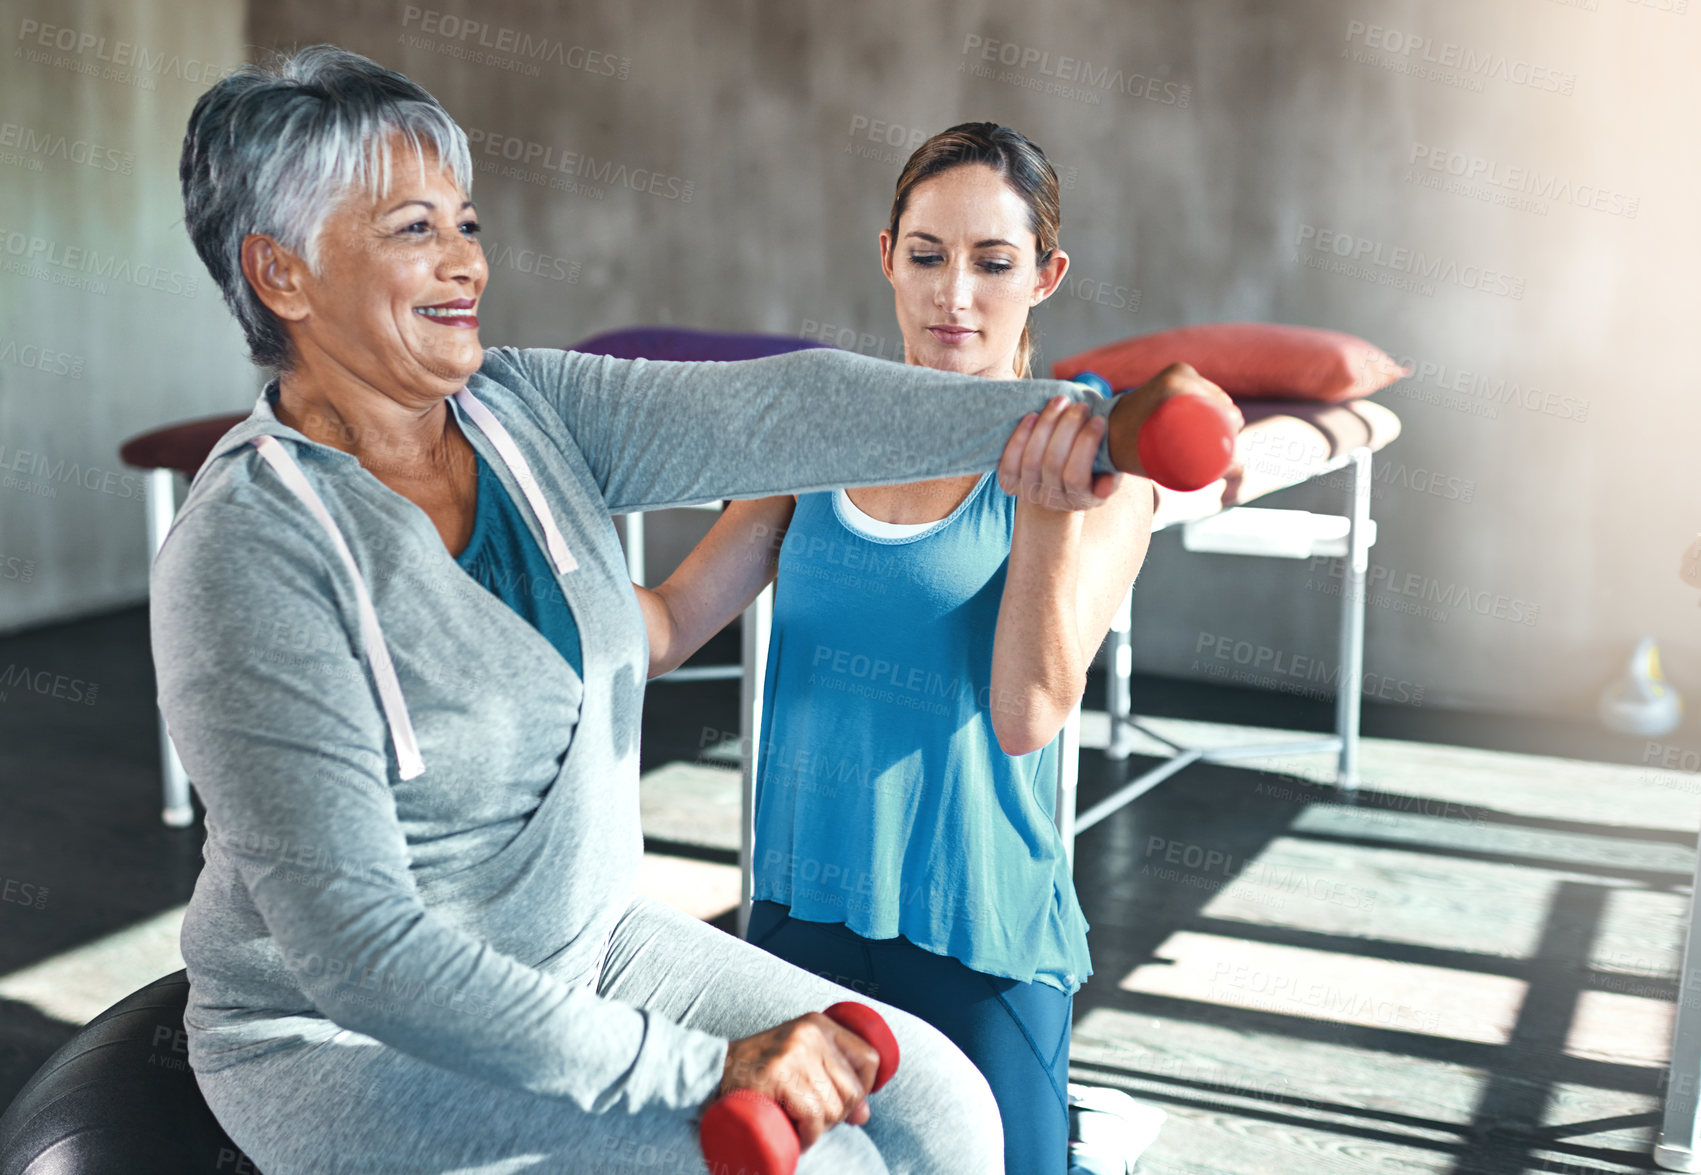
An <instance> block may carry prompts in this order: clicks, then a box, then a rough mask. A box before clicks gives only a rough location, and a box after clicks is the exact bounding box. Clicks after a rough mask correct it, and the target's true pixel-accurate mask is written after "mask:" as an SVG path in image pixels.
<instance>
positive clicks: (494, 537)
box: [455, 453, 585, 677]
mask: <svg viewBox="0 0 1701 1175" xmlns="http://www.w3.org/2000/svg"><path fill="white" fill-rule="evenodd" d="M474 456H475V457H477V460H478V505H477V507H476V508H475V510H474V513H473V532H472V538H470V539H468V540H467V549H466V550H464V551H462V552H461V553H460V554H459V555H457V556H455V562H456V563H459V564H460V565H461V569H462V570H463V571H465V572H466V573H467V574H468V575H470V576H472V577H473V579H475V580H477V581H478V583H479V584H480V586H482V587H483V588H485V590H487V591H489V592H490V594H491V595H493V596H495V597H496V598H497V599H499V600H501V601H502V602H503V603H504V604H507V605H508V606H509V607H510V608H512V609H513V610H514V611H516V612H518V613H519V614H520V615H521V616H522V617H524V618H525V619H526V620H528V621H530V622H531V625H532V627H533V628H535V629H537V630H538V632H540V633H541V634H543V637H544V639H545V640H547V641H548V642H549V643H550V644H552V645H554V646H555V648H556V651H557V652H559V653H560V654H561V655H562V657H564V658H566V660H567V664H569V665H571V666H572V667H573V672H574V673H577V674H578V675H579V676H580V677H583V676H584V675H585V662H584V655H583V653H582V652H581V651H580V649H579V625H578V622H577V621H575V620H574V619H573V610H572V608H570V607H569V606H568V604H567V597H566V596H565V595H564V594H562V591H561V585H560V584H559V583H557V582H556V580H555V569H554V568H553V567H551V566H550V564H549V560H548V559H547V558H545V557H544V553H543V548H542V547H540V546H538V543H537V540H536V539H535V538H533V537H532V532H531V530H530V529H528V528H527V526H526V520H525V518H524V517H523V516H522V515H521V514H520V507H519V505H518V504H517V503H516V502H515V501H514V499H513V498H512V497H510V496H509V494H508V488H507V487H506V486H504V485H503V484H502V482H501V479H499V478H498V477H497V476H496V472H495V471H494V470H493V469H491V468H490V466H489V464H487V463H486V462H485V460H484V458H483V457H481V456H478V455H477V454H476V453H475V454H474Z"/></svg>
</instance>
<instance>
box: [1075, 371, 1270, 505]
mask: <svg viewBox="0 0 1701 1175" xmlns="http://www.w3.org/2000/svg"><path fill="white" fill-rule="evenodd" d="M1071 378H1073V379H1074V381H1075V382H1076V383H1082V384H1086V385H1087V386H1088V387H1090V388H1094V389H1096V390H1098V391H1099V392H1100V394H1101V395H1110V394H1112V393H1111V390H1110V382H1109V381H1108V380H1106V379H1105V378H1104V377H1103V376H1102V375H1099V374H1098V373H1097V372H1092V371H1082V372H1078V373H1076V374H1075V375H1074V376H1073V377H1071ZM1237 431H1238V430H1237V429H1236V427H1235V423H1234V420H1233V418H1232V417H1230V416H1229V414H1228V413H1227V412H1226V411H1224V410H1223V408H1222V407H1221V406H1220V405H1218V404H1217V403H1216V402H1214V401H1212V400H1208V399H1206V398H1205V397H1204V396H1196V395H1191V394H1185V395H1180V396H1171V397H1169V398H1168V399H1166V400H1162V401H1160V402H1159V404H1158V406H1157V407H1156V408H1154V409H1153V410H1152V414H1151V415H1150V416H1148V417H1146V419H1145V421H1144V422H1143V423H1142V424H1141V425H1140V431H1139V433H1138V434H1136V436H1135V440H1134V443H1135V451H1136V452H1137V453H1138V454H1139V456H1140V466H1141V468H1143V469H1144V470H1145V471H1146V476H1147V477H1149V478H1151V479H1152V480H1153V481H1155V482H1157V483H1158V484H1159V485H1161V486H1163V487H1164V488H1165V489H1171V490H1182V491H1189V490H1198V489H1203V488H1204V487H1206V486H1208V485H1210V484H1211V483H1212V482H1214V481H1216V480H1217V479H1218V478H1219V477H1221V476H1222V475H1223V474H1224V473H1226V472H1227V471H1228V467H1229V466H1230V465H1231V464H1232V463H1233V462H1234V438H1235V433H1236V432H1237Z"/></svg>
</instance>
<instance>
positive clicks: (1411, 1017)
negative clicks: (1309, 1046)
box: [1118, 930, 1527, 1044]
mask: <svg viewBox="0 0 1701 1175" xmlns="http://www.w3.org/2000/svg"><path fill="white" fill-rule="evenodd" d="M1156 953H1157V956H1158V961H1155V962H1151V963H1145V964H1142V965H1141V966H1139V967H1136V968H1135V969H1134V970H1133V971H1131V972H1129V973H1128V975H1127V976H1125V977H1124V978H1123V980H1122V982H1121V983H1120V984H1118V986H1119V987H1121V988H1122V989H1123V990H1124V991H1133V992H1142V993H1144V994H1147V995H1161V996H1168V997H1170V998H1172V999H1184V1000H1193V1001H1196V1002H1203V1003H1214V1004H1221V1005H1224V1006H1227V1007H1234V1008H1245V1009H1249V1010H1254V1011H1262V1012H1273V1013H1277V1014H1280V1015H1285V1016H1302V1017H1305V1018H1306V1019H1309V1020H1328V1021H1332V1022H1334V1023H1338V1024H1353V1025H1358V1026H1361V1027H1365V1028H1386V1029H1390V1030H1393V1031H1399V1032H1417V1033H1423V1034H1425V1035H1429V1036H1444V1037H1449V1038H1451V1039H1453V1040H1466V1041H1476V1042H1480V1043H1483V1044H1505V1043H1507V1042H1508V1041H1509V1040H1510V1039H1511V1033H1512V1027H1513V1025H1514V1024H1515V1023H1516V1022H1517V1019H1518V1009H1519V1007H1520V1005H1521V1004H1522V1002H1523V999H1524V995H1525V992H1526V991H1527V986H1526V984H1525V983H1524V982H1523V981H1522V980H1519V979H1512V978H1509V977H1507V976H1502V975H1483V974H1477V973H1472V972H1467V971H1455V970H1452V969H1450V968H1446V967H1430V966H1426V965H1423V964H1418V963H1400V962H1393V961H1390V960H1387V959H1372V958H1365V957H1363V956H1360V955H1352V954H1345V953H1338V952H1334V951H1317V950H1311V949H1308V948H1305V947H1290V946H1278V945H1274V944H1270V943H1260V942H1247V941H1244V940H1241V939H1234V938H1225V937H1223V936H1220V935H1215V934H1197V933H1194V932H1192V931H1185V930H1184V931H1178V932H1176V933H1175V934H1172V935H1170V936H1169V938H1167V939H1166V940H1164V943H1163V945H1162V946H1160V947H1159V948H1158V950H1157V952H1156Z"/></svg>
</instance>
